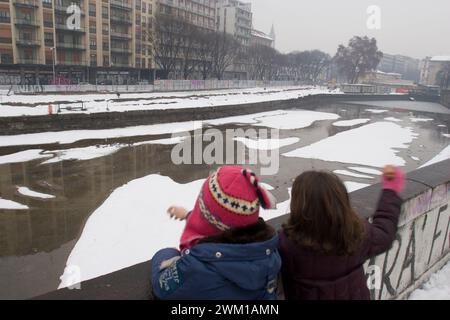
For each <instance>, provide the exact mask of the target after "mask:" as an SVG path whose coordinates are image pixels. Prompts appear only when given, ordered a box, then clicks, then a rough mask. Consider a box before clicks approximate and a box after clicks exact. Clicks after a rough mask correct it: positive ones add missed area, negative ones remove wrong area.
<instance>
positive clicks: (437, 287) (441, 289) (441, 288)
mask: <svg viewBox="0 0 450 320" xmlns="http://www.w3.org/2000/svg"><path fill="white" fill-rule="evenodd" d="M409 299H410V300H450V261H449V262H448V263H447V265H445V266H444V267H443V268H442V269H441V270H439V271H438V272H436V273H435V274H433V275H432V276H431V277H430V279H429V280H428V281H427V282H426V283H425V284H424V285H423V286H422V287H420V288H419V289H417V290H415V291H413V293H411V295H410V296H409Z"/></svg>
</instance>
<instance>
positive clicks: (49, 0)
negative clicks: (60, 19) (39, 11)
mask: <svg viewBox="0 0 450 320" xmlns="http://www.w3.org/2000/svg"><path fill="white" fill-rule="evenodd" d="M42 4H43V5H44V7H45V8H51V7H52V0H42Z"/></svg>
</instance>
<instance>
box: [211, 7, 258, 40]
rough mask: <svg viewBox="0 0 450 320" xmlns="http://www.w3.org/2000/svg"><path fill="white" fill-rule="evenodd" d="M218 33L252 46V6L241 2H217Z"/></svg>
mask: <svg viewBox="0 0 450 320" xmlns="http://www.w3.org/2000/svg"><path fill="white" fill-rule="evenodd" d="M216 20H217V21H216V23H217V31H219V32H226V33H228V34H231V35H233V36H234V37H235V38H236V39H237V40H239V42H240V43H241V44H243V45H246V46H248V45H250V40H251V36H252V21H253V14H252V5H251V3H245V2H242V1H239V0H217V17H216Z"/></svg>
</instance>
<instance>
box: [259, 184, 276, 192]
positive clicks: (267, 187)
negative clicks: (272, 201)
mask: <svg viewBox="0 0 450 320" xmlns="http://www.w3.org/2000/svg"><path fill="white" fill-rule="evenodd" d="M259 184H260V185H261V186H263V187H264V188H266V190H267V191H271V190H274V189H275V188H274V187H272V186H271V185H270V184H268V183H264V182H260V183H259Z"/></svg>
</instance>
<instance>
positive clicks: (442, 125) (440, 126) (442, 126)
mask: <svg viewBox="0 0 450 320" xmlns="http://www.w3.org/2000/svg"><path fill="white" fill-rule="evenodd" d="M438 127H439V128H447V126H446V125H445V124H439V125H438Z"/></svg>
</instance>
